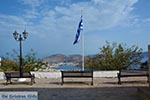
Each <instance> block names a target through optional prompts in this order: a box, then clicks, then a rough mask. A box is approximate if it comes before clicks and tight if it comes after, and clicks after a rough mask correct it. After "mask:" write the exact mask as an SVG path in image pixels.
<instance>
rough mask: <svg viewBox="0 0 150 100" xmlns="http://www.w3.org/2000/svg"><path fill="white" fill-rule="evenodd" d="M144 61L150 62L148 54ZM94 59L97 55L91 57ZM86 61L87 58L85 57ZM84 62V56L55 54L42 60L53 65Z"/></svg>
mask: <svg viewBox="0 0 150 100" xmlns="http://www.w3.org/2000/svg"><path fill="white" fill-rule="evenodd" d="M142 54H143V59H142V62H145V61H146V60H148V52H143V53H142ZM90 56H92V57H94V56H95V55H90ZM85 59H86V57H85ZM81 60H82V56H81V55H68V56H66V55H64V54H54V55H51V56H47V57H44V58H43V59H42V61H43V62H48V63H49V64H53V63H61V62H64V63H66V62H68V63H70V62H72V63H81Z"/></svg>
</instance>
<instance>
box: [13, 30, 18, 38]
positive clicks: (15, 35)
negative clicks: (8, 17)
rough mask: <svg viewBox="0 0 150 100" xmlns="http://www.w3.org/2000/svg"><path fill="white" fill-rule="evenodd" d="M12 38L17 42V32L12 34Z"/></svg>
mask: <svg viewBox="0 0 150 100" xmlns="http://www.w3.org/2000/svg"><path fill="white" fill-rule="evenodd" d="M13 36H14V39H15V40H17V38H18V33H17V31H15V32H14V33H13Z"/></svg>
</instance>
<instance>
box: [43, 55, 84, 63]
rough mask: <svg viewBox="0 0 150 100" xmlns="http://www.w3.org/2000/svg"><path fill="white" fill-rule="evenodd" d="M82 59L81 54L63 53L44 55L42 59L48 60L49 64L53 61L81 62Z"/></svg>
mask: <svg viewBox="0 0 150 100" xmlns="http://www.w3.org/2000/svg"><path fill="white" fill-rule="evenodd" d="M81 59H82V56H81V55H69V56H66V55H63V54H54V55H51V56H47V57H44V58H43V59H42V61H43V62H48V63H49V64H53V63H61V62H72V63H80V62H81Z"/></svg>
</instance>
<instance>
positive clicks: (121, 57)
mask: <svg viewBox="0 0 150 100" xmlns="http://www.w3.org/2000/svg"><path fill="white" fill-rule="evenodd" d="M141 59H142V49H141V48H139V47H138V46H136V45H133V46H131V47H127V45H126V44H123V43H122V44H121V43H120V44H117V43H115V42H114V43H112V44H110V43H109V42H108V41H106V45H104V46H103V47H101V48H100V53H99V54H98V55H97V56H95V57H88V58H87V61H86V66H87V67H89V68H91V67H92V68H94V69H98V70H119V69H122V68H127V67H128V66H130V65H132V64H139V63H140V61H141ZM89 60H90V61H89Z"/></svg>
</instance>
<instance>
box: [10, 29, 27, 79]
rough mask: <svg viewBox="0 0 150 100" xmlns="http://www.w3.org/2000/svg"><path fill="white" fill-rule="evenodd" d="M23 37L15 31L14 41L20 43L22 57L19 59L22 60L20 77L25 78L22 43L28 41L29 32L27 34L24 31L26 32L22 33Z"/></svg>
mask: <svg viewBox="0 0 150 100" xmlns="http://www.w3.org/2000/svg"><path fill="white" fill-rule="evenodd" d="M22 35H23V36H22ZM22 35H21V34H19V33H17V31H15V32H14V33H13V36H14V39H15V40H16V41H19V43H20V57H19V60H20V64H19V72H20V77H22V76H23V67H22V41H24V40H25V39H27V37H28V32H26V30H24V32H23V33H22Z"/></svg>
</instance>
